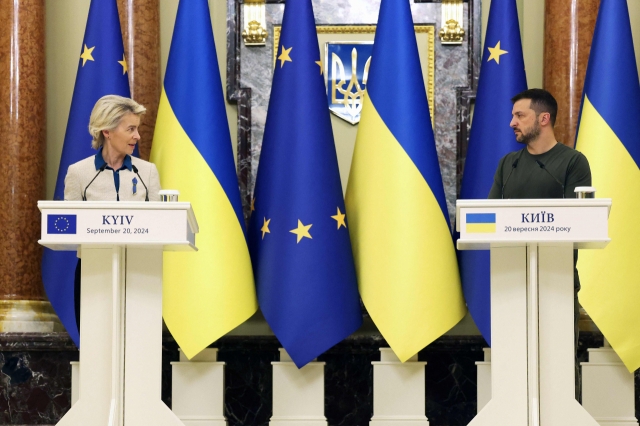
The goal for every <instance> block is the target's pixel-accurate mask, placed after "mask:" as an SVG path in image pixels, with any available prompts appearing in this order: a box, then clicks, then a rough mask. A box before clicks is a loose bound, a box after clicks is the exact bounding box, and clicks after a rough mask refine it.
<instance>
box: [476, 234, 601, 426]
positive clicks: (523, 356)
mask: <svg viewBox="0 0 640 426" xmlns="http://www.w3.org/2000/svg"><path fill="white" fill-rule="evenodd" d="M491 276H492V278H491V327H492V328H491V331H492V350H491V382H492V397H491V400H490V401H489V403H488V404H487V405H486V406H485V407H484V408H483V409H482V410H481V411H480V412H479V413H478V415H477V416H476V417H475V418H474V419H473V421H472V422H471V423H469V426H540V425H544V426H598V423H597V422H596V421H595V420H594V419H593V417H592V416H591V415H590V414H589V413H588V412H587V411H586V410H585V409H584V408H583V407H582V406H581V405H580V404H579V403H578V402H577V401H576V400H575V395H574V393H575V385H574V380H575V376H574V374H575V369H574V350H575V349H574V343H573V338H574V331H573V327H574V323H573V302H574V291H573V247H572V245H571V244H562V243H557V244H554V245H542V244H541V245H538V244H528V245H527V246H526V247H524V246H522V247H501V248H492V249H491Z"/></svg>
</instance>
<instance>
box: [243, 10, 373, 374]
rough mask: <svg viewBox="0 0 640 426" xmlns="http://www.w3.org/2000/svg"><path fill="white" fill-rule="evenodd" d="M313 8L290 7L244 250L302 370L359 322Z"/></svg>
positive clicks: (265, 306) (266, 309) (267, 312)
mask: <svg viewBox="0 0 640 426" xmlns="http://www.w3.org/2000/svg"><path fill="white" fill-rule="evenodd" d="M326 99H327V98H326V91H325V85H324V78H323V76H322V61H321V57H320V50H319V48H318V37H317V33H316V27H315V20H314V15H313V8H312V5H311V0H295V1H289V2H287V4H286V6H285V10H284V17H283V21H282V36H281V38H280V46H279V48H278V59H277V61H276V64H275V72H274V76H273V85H272V89H271V98H270V100H269V110H268V114H267V122H266V127H265V134H264V140H263V143H262V151H261V154H260V163H259V166H258V176H257V180H256V187H255V190H254V202H253V207H254V208H255V210H254V211H253V212H252V216H251V221H250V226H249V242H250V247H251V256H252V260H253V267H254V273H255V277H256V287H257V292H258V300H259V302H260V308H261V309H262V312H263V313H264V316H265V318H266V320H267V322H268V323H269V325H270V326H271V328H272V330H273V332H274V333H275V335H276V337H277V338H278V340H279V341H280V343H281V344H282V346H283V347H284V349H286V351H287V352H288V354H289V355H290V356H291V359H292V360H293V362H294V363H295V364H296V365H297V366H298V367H299V368H300V367H302V366H304V365H305V364H307V363H308V362H310V361H312V360H313V359H314V358H316V357H317V356H318V355H320V354H322V353H323V352H325V351H326V350H327V349H329V348H331V347H332V346H333V345H335V344H336V343H339V342H340V341H342V340H343V339H344V338H345V337H347V336H349V335H350V334H351V333H353V332H354V331H356V330H357V329H358V327H360V325H361V323H362V314H361V311H360V299H359V297H358V289H357V284H356V275H355V267H354V264H353V255H352V252H351V245H350V241H349V231H348V227H349V226H350V223H349V222H348V220H347V216H346V215H345V207H344V199H343V195H342V185H341V183H340V174H339V170H338V160H337V156H336V150H335V145H334V141H333V133H332V130H331V120H330V117H329V109H328V107H327V100H326Z"/></svg>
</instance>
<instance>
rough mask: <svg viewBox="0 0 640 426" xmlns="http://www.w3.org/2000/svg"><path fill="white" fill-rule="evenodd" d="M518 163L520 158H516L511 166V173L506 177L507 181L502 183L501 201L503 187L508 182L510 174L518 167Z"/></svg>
mask: <svg viewBox="0 0 640 426" xmlns="http://www.w3.org/2000/svg"><path fill="white" fill-rule="evenodd" d="M518 161H520V157H518V158H516V161H514V162H513V164H512V165H511V171H510V172H509V174H508V175H507V179H506V180H505V181H504V185H502V199H503V200H504V187H505V186H507V182H509V178H510V177H511V173H513V171H514V170H515V169H516V167H518Z"/></svg>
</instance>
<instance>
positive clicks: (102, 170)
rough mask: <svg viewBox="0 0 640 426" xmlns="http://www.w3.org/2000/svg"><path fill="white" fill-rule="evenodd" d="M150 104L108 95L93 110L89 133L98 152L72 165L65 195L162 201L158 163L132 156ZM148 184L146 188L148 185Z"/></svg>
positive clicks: (77, 199)
mask: <svg viewBox="0 0 640 426" xmlns="http://www.w3.org/2000/svg"><path fill="white" fill-rule="evenodd" d="M145 112H146V108H145V107H143V106H142V105H140V104H138V103H137V102H135V101H133V100H132V99H129V98H123V97H121V96H116V95H108V96H104V97H102V98H100V99H99V100H98V102H96V104H95V106H94V107H93V111H91V118H90V119H89V133H91V136H93V140H92V142H91V146H92V147H93V148H94V149H97V150H98V152H97V153H96V155H94V156H91V157H88V158H85V159H84V160H81V161H78V162H77V163H75V164H72V165H71V166H69V169H68V170H67V175H66V177H65V179H64V199H65V200H69V201H80V200H88V201H160V197H159V195H158V191H160V177H159V175H158V169H157V168H156V166H155V164H153V163H149V162H148V161H144V160H141V159H139V158H136V157H132V156H131V154H132V153H133V150H134V148H135V146H136V144H137V143H138V141H139V140H140V134H139V133H138V128H139V126H140V119H141V116H142V115H143V114H144V113H145ZM145 186H146V188H145Z"/></svg>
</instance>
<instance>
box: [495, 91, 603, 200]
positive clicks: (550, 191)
mask: <svg viewBox="0 0 640 426" xmlns="http://www.w3.org/2000/svg"><path fill="white" fill-rule="evenodd" d="M511 102H513V110H512V115H513V118H512V119H511V128H513V131H514V133H515V135H516V140H517V141H518V142H519V143H521V144H523V145H525V146H524V148H522V149H521V150H519V151H515V152H511V153H509V154H507V155H505V156H504V157H502V159H501V160H500V163H499V164H498V169H497V170H496V174H495V177H494V181H493V186H492V187H491V191H490V192H489V198H505V199H506V198H575V194H574V189H575V188H576V187H577V186H591V169H590V168H589V162H588V161H587V158H586V157H585V156H584V155H583V154H582V153H580V152H578V151H575V150H574V149H572V148H569V147H568V146H566V145H563V144H561V143H558V141H557V140H556V137H555V134H554V132H553V127H554V125H555V123H556V115H557V113H558V103H557V102H556V100H555V99H554V98H553V96H551V93H549V92H547V91H546V90H543V89H529V90H525V91H524V92H522V93H520V94H518V95H516V96H514V97H513V99H511Z"/></svg>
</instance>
